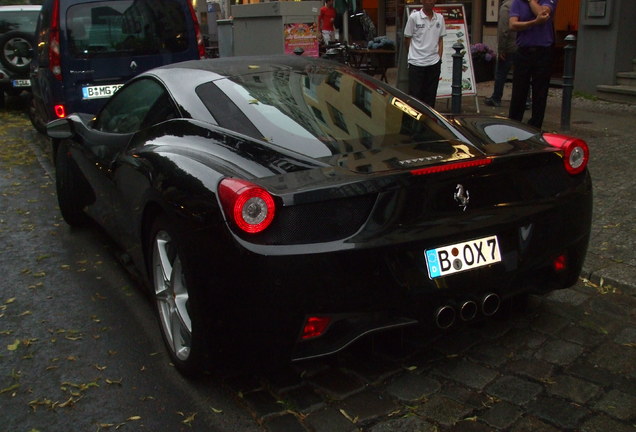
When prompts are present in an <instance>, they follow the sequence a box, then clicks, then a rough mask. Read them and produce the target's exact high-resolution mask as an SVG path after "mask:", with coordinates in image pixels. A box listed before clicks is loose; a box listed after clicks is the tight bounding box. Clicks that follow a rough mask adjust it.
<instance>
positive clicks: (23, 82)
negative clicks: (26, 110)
mask: <svg viewBox="0 0 636 432" xmlns="http://www.w3.org/2000/svg"><path fill="white" fill-rule="evenodd" d="M11 84H12V85H13V87H31V80H28V79H17V80H13V81H12V82H11Z"/></svg>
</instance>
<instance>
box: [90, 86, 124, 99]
mask: <svg viewBox="0 0 636 432" xmlns="http://www.w3.org/2000/svg"><path fill="white" fill-rule="evenodd" d="M122 86H123V84H112V85H103V86H88V87H82V98H83V99H99V98H109V97H111V96H112V95H114V94H115V92H116V91H117V90H119V89H120V88H121V87H122Z"/></svg>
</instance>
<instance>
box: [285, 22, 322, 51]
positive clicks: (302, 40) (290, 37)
mask: <svg viewBox="0 0 636 432" xmlns="http://www.w3.org/2000/svg"><path fill="white" fill-rule="evenodd" d="M283 31H284V35H285V36H284V37H285V54H293V53H294V50H295V49H298V48H302V49H303V51H304V54H303V55H304V56H306V57H318V37H317V36H316V34H317V32H316V23H294V24H285V28H284V30H283Z"/></svg>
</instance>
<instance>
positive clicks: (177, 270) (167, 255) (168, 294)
mask: <svg viewBox="0 0 636 432" xmlns="http://www.w3.org/2000/svg"><path fill="white" fill-rule="evenodd" d="M152 256H153V258H152V265H153V272H154V278H153V279H154V292H155V300H156V304H157V310H158V312H159V319H160V321H161V326H162V330H163V333H164V336H165V338H166V342H167V344H168V346H169V347H170V349H171V350H172V353H173V355H174V356H175V357H176V358H177V359H179V360H181V361H186V360H188V357H189V356H190V351H191V348H192V321H191V318H190V313H189V309H188V301H189V295H188V287H187V284H186V281H185V274H184V270H183V266H182V264H181V259H180V257H179V254H178V251H177V249H176V246H175V244H174V242H173V241H172V238H171V237H170V234H168V233H167V232H166V231H159V232H158V233H157V235H156V236H155V240H154V242H153V255H152Z"/></svg>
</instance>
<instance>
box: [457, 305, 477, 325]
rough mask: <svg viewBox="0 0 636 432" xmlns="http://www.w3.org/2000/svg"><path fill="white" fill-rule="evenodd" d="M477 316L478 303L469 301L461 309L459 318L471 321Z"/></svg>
mask: <svg viewBox="0 0 636 432" xmlns="http://www.w3.org/2000/svg"><path fill="white" fill-rule="evenodd" d="M476 316H477V303H475V302H474V301H472V300H467V301H465V302H464V303H462V305H461V306H460V308H459V317H460V318H461V319H462V321H470V320H472V319H473V318H475V317H476Z"/></svg>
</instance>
